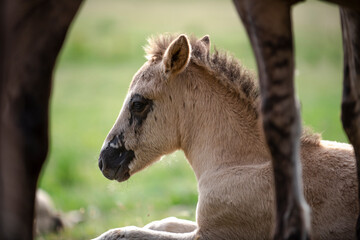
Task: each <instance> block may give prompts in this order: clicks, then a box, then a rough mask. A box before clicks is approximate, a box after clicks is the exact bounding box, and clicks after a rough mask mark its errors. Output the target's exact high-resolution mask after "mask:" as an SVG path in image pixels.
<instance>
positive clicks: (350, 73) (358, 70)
mask: <svg viewBox="0 0 360 240" xmlns="http://www.w3.org/2000/svg"><path fill="white" fill-rule="evenodd" d="M340 16H341V26H342V34H343V48H344V89H343V100H342V106H341V107H342V111H341V119H342V123H343V127H344V130H345V132H346V134H347V136H348V138H349V141H350V142H351V144H352V145H353V146H354V150H355V156H356V163H357V177H358V182H360V12H356V11H354V10H350V9H345V8H341V9H340ZM358 194H359V195H358V198H359V201H360V184H359V185H358ZM356 235H357V239H360V214H359V217H358V220H357V224H356Z"/></svg>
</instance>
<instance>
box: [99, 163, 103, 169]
mask: <svg viewBox="0 0 360 240" xmlns="http://www.w3.org/2000/svg"><path fill="white" fill-rule="evenodd" d="M99 168H100V170H101V171H102V170H103V163H102V160H99Z"/></svg>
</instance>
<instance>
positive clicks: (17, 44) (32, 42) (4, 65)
mask: <svg viewBox="0 0 360 240" xmlns="http://www.w3.org/2000/svg"><path fill="white" fill-rule="evenodd" d="M80 3H81V0H62V1H51V0H41V1H28V0H2V1H1V10H0V11H1V14H0V16H1V23H0V25H1V55H0V78H1V81H0V83H1V86H0V90H1V92H0V133H1V135H0V239H4V240H7V239H15V240H16V239H22V240H24V239H25V240H27V239H32V238H33V216H34V199H35V190H36V184H37V179H38V175H39V172H40V170H41V167H42V164H43V162H44V161H45V158H46V154H47V150H48V105H49V95H50V89H51V78H52V72H53V67H54V63H55V60H56V57H57V55H58V52H59V50H60V48H61V46H62V43H63V41H64V38H65V35H66V32H67V29H68V27H69V24H70V23H71V21H72V19H73V17H74V14H75V13H76V12H77V10H78V8H79V5H80Z"/></svg>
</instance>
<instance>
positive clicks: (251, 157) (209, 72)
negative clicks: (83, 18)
mask: <svg viewBox="0 0 360 240" xmlns="http://www.w3.org/2000/svg"><path fill="white" fill-rule="evenodd" d="M209 49H210V40H209V37H208V36H205V37H203V38H202V39H195V38H191V39H190V40H189V38H188V37H187V36H185V35H180V36H173V35H165V36H160V37H158V38H156V39H152V40H150V41H149V46H148V47H147V49H146V51H147V57H148V61H147V62H146V63H145V64H144V65H143V66H142V67H141V68H140V70H139V71H138V72H137V73H136V74H135V76H134V78H133V81H132V83H131V85H130V89H129V92H128V95H127V97H126V99H125V103H124V105H123V108H122V109H121V111H120V114H119V117H118V119H117V120H116V122H115V124H114V126H113V128H112V129H111V131H110V132H109V134H108V136H107V138H106V140H105V142H104V145H103V147H102V150H101V153H100V157H99V167H100V169H101V171H102V173H103V174H104V176H105V177H107V178H108V179H110V180H117V181H119V182H122V181H125V180H127V179H128V178H129V177H130V176H132V175H133V174H135V173H136V172H138V171H140V170H142V169H144V168H145V167H147V166H149V165H150V164H152V163H153V162H155V161H157V160H158V159H160V157H161V156H163V155H164V154H168V153H171V152H173V151H175V150H177V149H181V150H183V151H184V153H185V155H186V157H187V159H188V161H189V163H190V165H191V167H192V169H193V170H194V172H195V175H196V178H197V181H198V191H199V200H198V206H197V217H196V223H195V222H191V221H186V220H179V219H176V218H167V219H164V220H161V221H157V222H153V223H150V224H148V225H146V226H145V227H144V228H138V227H124V228H119V229H112V230H109V231H108V232H106V233H104V234H103V235H101V236H99V237H98V238H96V239H98V240H100V239H102V240H104V239H147V240H155V239H174V240H181V239H183V240H195V239H201V240H203V239H209V240H219V239H224V240H225V239H226V240H229V239H270V238H271V236H272V234H271V232H272V227H273V222H274V220H275V212H274V207H275V200H274V179H273V173H272V171H273V169H272V164H271V155H270V152H269V151H268V148H267V145H266V141H265V137H264V133H263V129H262V127H261V126H262V125H261V119H260V117H259V90H258V87H257V86H256V84H255V83H256V81H255V78H254V76H253V75H252V74H251V73H250V72H249V71H248V70H246V69H245V68H244V67H242V66H241V65H240V64H239V63H238V62H237V61H236V60H235V59H234V58H232V57H229V56H227V55H226V54H221V53H219V52H217V51H216V52H215V53H213V54H209ZM300 154H301V160H302V165H303V180H304V193H305V198H306V200H307V202H308V203H309V205H310V206H311V209H312V222H311V224H312V226H311V227H312V236H313V238H314V239H327V240H329V239H353V238H354V237H355V229H354V227H353V226H354V225H355V223H356V217H357V211H358V206H357V198H356V196H357V181H356V174H355V173H356V166H355V160H354V157H353V149H352V147H351V146H350V145H348V144H342V143H336V142H329V141H322V140H320V139H319V136H317V135H315V134H309V133H303V135H302V138H301V150H300Z"/></svg>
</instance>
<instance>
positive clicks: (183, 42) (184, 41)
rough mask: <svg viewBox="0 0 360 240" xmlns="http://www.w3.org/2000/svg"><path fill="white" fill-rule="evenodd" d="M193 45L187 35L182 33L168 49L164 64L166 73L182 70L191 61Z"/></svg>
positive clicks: (175, 72)
mask: <svg viewBox="0 0 360 240" xmlns="http://www.w3.org/2000/svg"><path fill="white" fill-rule="evenodd" d="M190 54H191V46H190V43H189V40H188V38H187V37H186V36H185V35H183V34H182V35H180V36H179V37H178V38H176V39H175V40H174V41H173V42H172V43H171V44H170V46H169V47H168V48H167V49H166V51H165V53H164V57H163V65H164V69H165V73H166V74H177V73H180V72H182V71H183V70H184V69H185V67H186V66H187V64H188V63H189V61H190Z"/></svg>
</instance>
